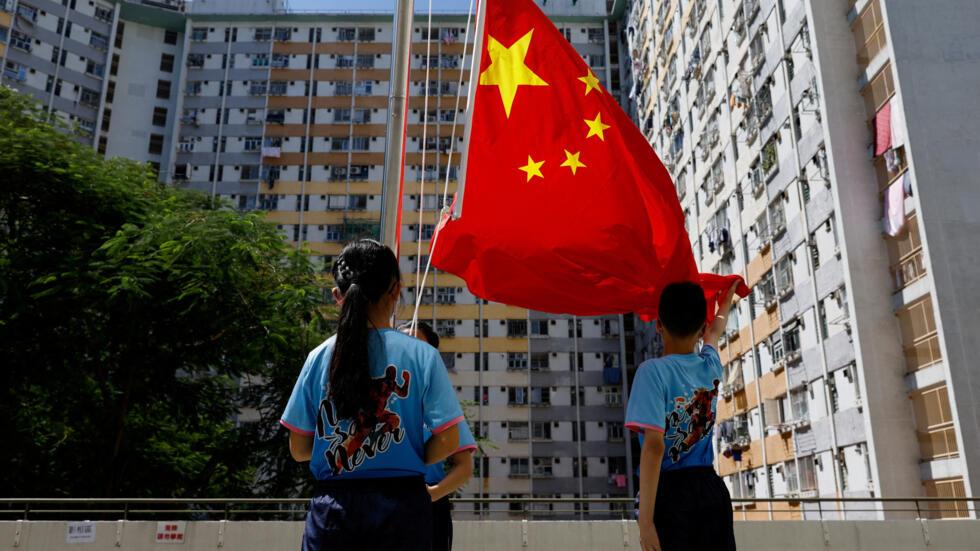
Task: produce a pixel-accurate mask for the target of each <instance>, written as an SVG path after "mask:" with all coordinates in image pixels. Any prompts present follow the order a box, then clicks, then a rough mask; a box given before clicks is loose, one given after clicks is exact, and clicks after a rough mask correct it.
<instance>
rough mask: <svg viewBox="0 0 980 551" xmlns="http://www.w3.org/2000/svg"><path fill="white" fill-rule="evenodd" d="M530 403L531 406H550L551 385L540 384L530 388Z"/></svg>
mask: <svg viewBox="0 0 980 551" xmlns="http://www.w3.org/2000/svg"><path fill="white" fill-rule="evenodd" d="M531 405H532V406H550V405H551V387H550V386H541V387H533V388H531Z"/></svg>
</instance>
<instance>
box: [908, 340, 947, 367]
mask: <svg viewBox="0 0 980 551" xmlns="http://www.w3.org/2000/svg"><path fill="white" fill-rule="evenodd" d="M904 352H905V363H906V365H907V366H908V372H909V373H911V372H913V371H918V370H920V369H925V368H927V367H929V366H930V365H934V364H937V363H939V362H941V361H942V360H943V353H942V350H941V349H940V347H939V333H937V332H936V331H933V332H932V333H929V334H927V335H923V336H922V337H919V338H917V339H915V340H913V341H912V342H911V343H910V344H907V345H906V346H905V347H904Z"/></svg>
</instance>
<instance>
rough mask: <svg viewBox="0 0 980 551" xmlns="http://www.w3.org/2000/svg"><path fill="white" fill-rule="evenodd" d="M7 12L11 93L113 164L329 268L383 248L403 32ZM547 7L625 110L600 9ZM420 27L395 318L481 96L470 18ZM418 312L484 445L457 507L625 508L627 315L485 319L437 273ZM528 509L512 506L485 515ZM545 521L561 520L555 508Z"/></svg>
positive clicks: (236, 16) (24, 4) (478, 304)
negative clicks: (605, 501)
mask: <svg viewBox="0 0 980 551" xmlns="http://www.w3.org/2000/svg"><path fill="white" fill-rule="evenodd" d="M0 7H3V9H4V11H2V12H0V38H3V41H4V42H7V44H6V47H5V48H4V47H3V46H0V48H3V50H0V51H2V52H3V54H4V58H3V62H4V68H5V70H4V82H5V83H6V84H10V85H13V86H16V87H18V88H19V89H21V90H22V91H24V92H25V93H30V94H32V95H34V96H35V97H37V98H39V99H41V100H42V101H44V102H46V105H47V106H48V108H49V109H51V110H53V111H55V112H57V113H59V114H63V115H64V116H65V117H68V118H72V119H73V120H75V121H77V122H78V123H79V125H80V126H81V127H82V128H84V129H87V130H86V132H85V135H86V136H85V139H90V140H91V141H92V145H93V147H97V148H99V151H101V152H103V153H105V154H106V155H107V156H122V157H127V158H131V159H136V160H140V161H144V162H148V163H152V164H153V166H154V167H156V169H157V170H158V172H159V175H160V178H161V180H162V181H165V182H171V183H173V184H175V185H180V186H184V187H187V188H191V189H197V190H200V191H203V192H205V193H208V194H211V195H213V196H216V197H221V198H222V199H224V200H226V201H228V202H229V203H230V204H231V205H232V206H233V207H234V208H238V209H241V210H247V211H263V212H265V213H266V215H267V217H268V218H269V219H270V220H272V221H274V222H276V223H277V224H278V225H279V228H280V229H281V230H282V232H283V234H284V238H285V239H286V240H287V241H289V242H290V243H293V244H295V245H296V246H297V247H299V246H303V247H307V248H309V249H310V250H312V251H313V253H314V254H315V255H316V256H317V257H319V258H321V259H322V260H323V261H324V262H325V263H329V262H330V261H331V259H332V257H333V256H334V255H336V254H337V253H339V252H340V250H341V249H342V247H343V244H344V243H345V242H347V241H349V240H352V239H355V238H358V237H378V235H379V229H380V210H381V204H382V202H383V197H382V195H381V193H382V186H381V180H382V174H383V165H384V151H385V134H386V125H387V122H388V120H389V115H388V112H387V107H388V93H389V82H390V73H391V41H392V15H391V14H378V13H364V14H356V13H354V14H351V13H344V14H330V13H305V12H304V13H294V12H290V11H289V10H288V9H286V8H285V6H284V5H283V3H282V2H278V1H266V0H254V1H229V0H208V1H207V2H203V1H202V2H195V3H192V4H190V5H189V6H188V7H187V8H186V9H185V8H184V6H183V4H182V3H177V2H150V1H143V2H136V1H133V2H121V1H115V2H110V1H106V0H95V1H92V2H89V1H87V0H65V4H64V5H60V4H56V3H54V2H52V1H51V0H17V1H12V0H8V1H7V2H6V3H4V4H2V6H0ZM543 7H544V9H546V10H548V11H549V14H550V15H552V16H553V18H554V20H555V22H556V25H558V26H559V28H560V29H561V32H562V34H563V35H564V36H565V37H566V39H568V40H569V41H570V42H571V43H572V44H573V45H574V46H575V47H576V49H578V50H579V51H580V52H581V54H582V57H583V59H584V60H585V61H586V62H587V63H589V65H590V66H591V67H592V70H593V72H594V73H595V74H596V76H597V77H598V78H599V79H600V81H601V82H603V83H604V85H605V86H606V88H607V89H609V90H610V91H611V92H612V93H614V94H619V93H620V81H619V79H620V74H621V70H620V67H619V55H620V52H619V41H618V40H616V39H615V37H617V36H618V35H619V29H618V27H617V24H616V23H615V21H614V20H611V19H610V18H609V17H608V15H607V6H606V2H604V1H601V0H593V1H579V2H575V3H560V4H559V5H558V6H554V5H545V6H543ZM474 19H475V18H474ZM425 23H426V21H425V17H423V16H422V15H421V14H420V15H419V16H418V17H417V19H416V23H415V27H414V29H413V37H412V39H413V40H412V41H413V44H412V56H411V64H412V65H411V75H410V99H409V120H408V140H407V152H406V169H405V180H406V183H405V194H404V198H403V204H402V208H403V212H402V220H403V225H402V228H401V236H402V242H401V244H400V250H401V264H402V270H403V273H404V286H405V289H404V293H403V306H402V307H401V308H400V309H399V317H400V318H401V319H410V318H411V316H412V310H413V306H414V303H415V296H416V293H417V292H418V287H419V283H418V281H417V278H416V269H417V267H418V265H419V263H420V262H421V264H422V266H423V267H424V265H425V263H426V261H427V255H428V252H429V251H428V247H429V240H430V238H431V237H432V234H433V232H434V229H435V222H436V218H437V215H438V212H437V211H438V209H439V208H441V207H442V206H443V200H442V192H443V189H444V185H446V184H447V183H448V193H449V194H450V197H451V196H452V194H453V193H454V192H455V189H456V181H457V177H458V170H459V165H460V160H461V156H460V149H461V148H462V146H463V145H464V144H463V135H464V133H463V110H464V107H465V105H466V92H467V90H468V88H469V86H470V78H471V75H470V72H469V66H470V54H471V53H472V38H473V36H472V35H473V31H472V27H471V29H470V31H469V32H467V28H466V25H467V19H466V14H465V13H459V14H437V15H435V16H434V18H433V28H432V30H431V31H430V30H429V29H428V27H427V25H426V24H425ZM471 25H472V22H471ZM4 29H6V30H4ZM610 37H613V38H612V39H610ZM59 45H60V46H59ZM59 48H60V50H59ZM62 51H63V52H64V53H57V52H62ZM49 58H51V59H55V60H56V61H54V62H51V61H49ZM58 61H60V63H59V62H58ZM427 85H428V89H429V98H428V101H426V99H425V89H426V86H427ZM423 145H424V148H423ZM423 149H424V151H423ZM420 204H421V206H422V207H423V209H424V213H423V215H422V217H421V219H420V218H419V207H420ZM421 303H422V306H421V309H420V317H421V319H423V320H427V321H429V322H430V323H432V324H433V326H434V327H435V328H436V330H437V331H438V332H439V333H440V335H441V336H442V343H443V345H442V351H443V358H444V359H445V362H446V364H447V366H448V367H449V368H450V369H451V371H452V379H453V381H454V384H455V385H456V390H457V393H458V396H459V398H460V400H461V401H464V402H466V403H468V404H470V405H469V406H468V409H469V412H470V414H471V422H472V425H473V428H474V432H476V434H478V435H479V436H481V437H483V438H485V439H487V445H486V446H484V451H485V453H484V454H483V455H482V457H480V458H479V459H478V461H477V464H476V474H475V476H474V478H473V480H472V481H471V482H470V484H469V485H468V486H467V487H466V488H465V491H464V495H470V496H484V497H503V498H506V497H530V496H537V497H552V496H554V497H578V496H592V497H601V496H622V495H628V494H631V493H632V491H633V489H632V483H633V481H632V479H631V477H630V476H628V474H629V473H630V472H631V471H632V460H631V459H630V458H629V457H628V456H629V453H628V452H629V442H628V440H627V439H626V438H625V435H624V432H623V404H624V396H625V394H626V390H625V388H624V376H623V375H624V373H625V370H626V368H627V367H628V366H630V365H632V363H633V350H634V345H633V342H632V339H633V337H632V330H633V325H634V324H633V319H632V316H610V317H597V318H579V317H571V316H557V315H549V314H544V313H540V312H533V311H528V310H526V309H522V308H515V307H511V306H507V305H502V304H494V303H488V302H486V301H483V300H480V299H478V298H477V297H475V296H473V295H472V294H471V293H469V291H468V290H467V289H466V284H465V282H463V281H462V280H461V279H460V278H458V277H455V276H453V275H450V274H446V273H441V272H439V271H435V272H434V273H432V274H430V276H429V278H428V281H427V282H426V285H425V288H424V290H423V291H422V293H421ZM603 509H606V510H607V509H608V507H599V506H592V509H591V510H590V509H589V508H588V507H581V508H579V509H576V512H578V513H579V514H582V515H584V514H586V513H590V514H593V515H595V514H599V513H601V511H602V510H603ZM520 510H521V508H520V506H518V505H516V504H509V503H506V502H505V503H500V504H494V505H492V506H490V505H488V506H485V507H484V508H482V509H481V510H480V511H479V512H480V513H481V514H487V513H494V514H495V515H503V516H506V515H507V513H508V512H509V511H514V512H520ZM539 513H540V515H541V516H553V515H556V514H558V512H556V510H555V507H553V506H551V505H542V506H541V510H540V511H539ZM566 513H567V511H566Z"/></svg>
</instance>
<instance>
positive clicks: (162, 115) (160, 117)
mask: <svg viewBox="0 0 980 551" xmlns="http://www.w3.org/2000/svg"><path fill="white" fill-rule="evenodd" d="M153 126H167V108H166V107H154V108H153Z"/></svg>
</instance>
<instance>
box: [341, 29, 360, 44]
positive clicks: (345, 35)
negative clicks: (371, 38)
mask: <svg viewBox="0 0 980 551" xmlns="http://www.w3.org/2000/svg"><path fill="white" fill-rule="evenodd" d="M356 36H357V29H355V28H354V27H341V28H339V29H337V40H338V41H339V42H351V41H352V40H354V37H356Z"/></svg>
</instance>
